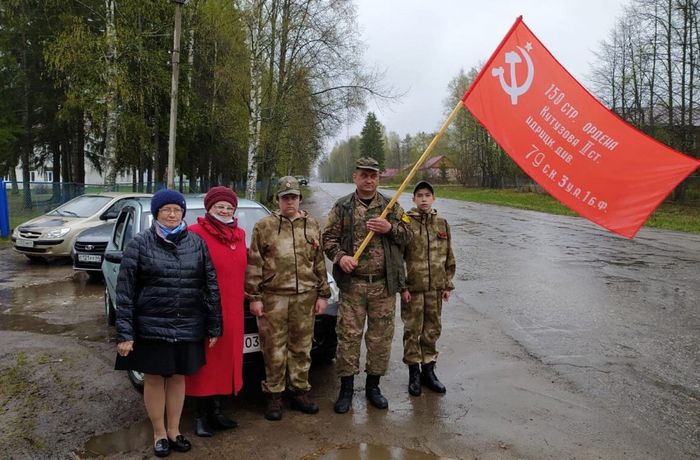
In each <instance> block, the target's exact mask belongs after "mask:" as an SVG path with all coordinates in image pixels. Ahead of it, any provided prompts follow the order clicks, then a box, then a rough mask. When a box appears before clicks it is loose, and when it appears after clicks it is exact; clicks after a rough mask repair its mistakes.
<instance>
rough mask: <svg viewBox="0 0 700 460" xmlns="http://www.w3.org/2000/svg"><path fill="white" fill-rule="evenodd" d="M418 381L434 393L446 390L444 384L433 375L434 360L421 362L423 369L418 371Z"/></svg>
mask: <svg viewBox="0 0 700 460" xmlns="http://www.w3.org/2000/svg"><path fill="white" fill-rule="evenodd" d="M420 381H421V383H422V384H423V385H425V386H426V387H428V388H430V389H431V390H433V391H434V392H436V393H445V392H446V391H447V389H446V388H445V385H443V384H442V383H441V382H440V381H439V380H438V378H437V376H436V375H435V361H433V362H432V363H428V364H423V369H422V370H421V373H420Z"/></svg>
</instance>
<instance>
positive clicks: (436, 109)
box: [336, 0, 628, 140]
mask: <svg viewBox="0 0 700 460" xmlns="http://www.w3.org/2000/svg"><path fill="white" fill-rule="evenodd" d="M355 1H356V5H357V7H358V23H359V27H360V33H361V34H362V39H363V41H364V42H365V44H366V45H367V46H366V50H365V63H366V65H367V66H368V67H376V68H378V69H381V70H384V71H386V84H387V85H391V86H393V87H394V88H395V89H396V90H397V91H401V92H403V91H407V94H406V96H404V98H403V99H402V100H401V101H400V102H398V103H395V104H392V105H391V106H390V107H386V106H381V107H377V106H376V105H375V104H373V103H371V102H370V104H369V106H368V110H370V111H373V112H375V113H376V114H377V117H378V119H379V121H380V122H381V123H382V124H383V125H384V126H385V127H386V129H387V131H394V132H397V133H399V135H400V136H401V137H403V136H404V135H405V134H415V133H417V132H419V131H426V132H430V131H435V130H437V129H438V128H439V127H440V126H441V125H442V123H443V122H444V120H445V119H446V118H447V116H446V115H445V109H444V105H443V102H444V100H445V98H446V97H447V85H448V83H449V81H450V80H451V79H452V78H454V77H455V76H456V75H457V73H458V72H459V69H460V68H463V69H465V70H468V69H470V68H471V67H473V66H476V65H478V64H479V63H480V62H485V61H486V60H487V59H488V58H489V56H490V55H491V53H493V51H494V50H495V49H496V47H497V46H498V44H499V43H500V41H501V39H502V38H503V37H504V36H505V34H506V33H507V32H508V30H509V29H510V26H511V25H512V24H513V22H514V21H515V19H516V18H517V17H518V16H520V15H522V16H523V20H524V21H525V24H527V25H528V27H530V29H532V31H533V33H534V34H535V35H536V36H537V37H538V38H539V39H540V40H541V41H542V43H544V45H545V46H546V47H547V48H548V49H549V50H550V51H551V52H552V54H553V55H554V57H556V58H557V59H558V60H559V62H561V63H562V65H563V66H564V67H565V68H566V69H567V70H568V71H569V72H571V74H572V75H573V76H574V77H575V78H577V79H578V80H579V81H580V82H581V83H583V84H584V86H588V85H587V81H586V76H587V74H588V73H589V67H590V64H591V63H592V62H593V61H594V51H595V50H597V49H598V44H599V43H600V41H601V40H603V39H605V38H607V37H608V34H609V33H610V31H611V30H612V28H613V26H614V24H615V22H616V20H617V19H618V18H619V16H620V15H621V13H622V10H623V6H624V5H626V4H628V1H627V0H481V1H476V0H355ZM456 103H457V101H454V102H452V103H451V104H450V106H451V107H453V106H454V104H456ZM363 123H364V119H363V120H359V121H357V122H355V123H354V124H352V125H350V126H345V127H343V129H342V130H341V131H340V132H339V133H338V136H337V137H336V140H342V139H346V138H347V137H349V136H353V135H358V134H359V133H360V131H361V130H362V125H363Z"/></svg>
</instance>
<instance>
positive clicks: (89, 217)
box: [12, 192, 151, 260]
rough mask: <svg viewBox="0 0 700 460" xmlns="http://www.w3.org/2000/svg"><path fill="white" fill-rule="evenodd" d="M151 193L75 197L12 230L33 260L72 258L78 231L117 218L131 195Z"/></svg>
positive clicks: (15, 242) (19, 248)
mask: <svg viewBox="0 0 700 460" xmlns="http://www.w3.org/2000/svg"><path fill="white" fill-rule="evenodd" d="M140 196H143V197H149V196H151V195H149V194H147V193H117V192H105V193H89V194H85V195H80V196H78V197H76V198H73V199H72V200H70V201H69V202H67V203H65V204H62V205H61V206H59V207H57V208H56V209H53V210H51V211H49V212H47V213H46V214H44V215H43V216H39V217H35V218H34V219H32V220H30V221H28V222H25V223H23V224H21V225H18V226H17V228H15V230H14V232H13V233H12V243H13V247H14V249H15V251H17V252H19V253H20V254H24V255H25V256H27V257H28V258H29V259H31V260H37V259H47V258H51V257H70V255H71V250H72V249H73V242H74V241H75V238H76V237H77V236H78V233H80V232H82V231H83V230H85V229H87V228H91V227H95V226H97V225H101V224H104V223H105V222H110V221H112V220H114V219H116V218H117V216H118V215H119V211H121V208H122V206H123V205H124V203H125V202H126V200H129V199H131V198H136V197H140Z"/></svg>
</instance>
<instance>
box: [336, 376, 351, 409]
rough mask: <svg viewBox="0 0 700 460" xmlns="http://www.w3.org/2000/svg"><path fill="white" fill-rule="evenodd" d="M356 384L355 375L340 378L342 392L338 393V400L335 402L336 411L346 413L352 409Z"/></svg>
mask: <svg viewBox="0 0 700 460" xmlns="http://www.w3.org/2000/svg"><path fill="white" fill-rule="evenodd" d="M354 386H355V376H354V375H349V376H347V377H341V378H340V393H338V400H337V401H336V402H335V406H333V410H334V411H336V413H338V414H344V413H346V412H347V411H349V410H350V406H352V394H353V392H354Z"/></svg>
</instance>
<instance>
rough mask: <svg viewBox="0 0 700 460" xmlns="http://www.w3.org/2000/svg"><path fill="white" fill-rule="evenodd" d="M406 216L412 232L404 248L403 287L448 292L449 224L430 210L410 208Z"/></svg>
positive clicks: (451, 269)
mask: <svg viewBox="0 0 700 460" xmlns="http://www.w3.org/2000/svg"><path fill="white" fill-rule="evenodd" d="M406 215H408V217H409V218H410V219H411V223H410V224H409V225H410V227H411V231H412V232H413V240H411V244H410V245H409V246H406V248H405V249H404V260H405V261H406V271H407V275H406V287H407V288H408V290H409V291H411V292H424V291H451V290H452V289H454V284H452V278H453V277H454V275H455V268H456V263H455V256H454V254H453V252H452V235H451V234H450V226H449V225H448V223H447V221H446V220H445V219H443V218H442V217H440V216H439V215H438V213H437V211H436V210H434V209H433V210H432V211H431V212H429V213H425V212H422V211H420V210H419V209H417V208H413V209H411V210H410V211H408V212H407V213H406Z"/></svg>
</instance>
